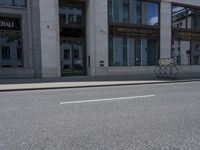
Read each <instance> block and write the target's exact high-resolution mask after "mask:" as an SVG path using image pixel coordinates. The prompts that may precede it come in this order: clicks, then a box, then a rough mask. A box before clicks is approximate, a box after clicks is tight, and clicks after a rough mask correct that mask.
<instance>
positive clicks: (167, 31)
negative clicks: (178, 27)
mask: <svg viewBox="0 0 200 150" xmlns="http://www.w3.org/2000/svg"><path fill="white" fill-rule="evenodd" d="M171 34H172V30H171V2H170V1H169V0H162V1H161V5H160V58H171Z"/></svg>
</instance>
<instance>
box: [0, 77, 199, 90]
mask: <svg viewBox="0 0 200 150" xmlns="http://www.w3.org/2000/svg"><path fill="white" fill-rule="evenodd" d="M191 81H200V75H198V74H196V75H193V76H191V75H182V76H179V77H178V78H177V80H165V79H163V80H161V79H157V78H156V77H155V76H154V75H126V76H106V77H88V76H79V77H65V78H51V79H50V78H49V79H1V80H0V92H5V91H23V90H45V89H63V88H83V87H102V86H118V85H140V84H159V83H174V82H191Z"/></svg>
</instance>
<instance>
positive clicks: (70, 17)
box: [59, 6, 83, 25]
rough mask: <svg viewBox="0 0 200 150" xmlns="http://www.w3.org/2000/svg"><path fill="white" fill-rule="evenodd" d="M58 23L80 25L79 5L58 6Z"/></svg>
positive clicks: (80, 12) (80, 9)
mask: <svg viewBox="0 0 200 150" xmlns="http://www.w3.org/2000/svg"><path fill="white" fill-rule="evenodd" d="M59 11H60V23H61V24H65V25H82V23H83V18H82V16H83V15H82V14H83V12H82V8H81V7H75V6H73V7H70V6H60V10H59Z"/></svg>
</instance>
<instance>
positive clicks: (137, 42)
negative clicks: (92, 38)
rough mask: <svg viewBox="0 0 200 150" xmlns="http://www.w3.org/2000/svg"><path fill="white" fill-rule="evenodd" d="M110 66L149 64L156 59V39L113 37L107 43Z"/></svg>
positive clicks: (152, 63)
mask: <svg viewBox="0 0 200 150" xmlns="http://www.w3.org/2000/svg"><path fill="white" fill-rule="evenodd" d="M109 47H110V48H109V51H110V55H109V56H110V59H109V60H110V62H109V65H110V66H151V65H156V64H157V61H158V49H159V46H158V40H156V39H135V38H126V37H113V38H111V39H110V43H109Z"/></svg>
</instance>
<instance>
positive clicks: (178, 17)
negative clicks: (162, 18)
mask: <svg viewBox="0 0 200 150" xmlns="http://www.w3.org/2000/svg"><path fill="white" fill-rule="evenodd" d="M186 23H187V9H186V8H185V7H180V6H173V7H172V26H173V27H174V28H184V29H185V28H186V26H187V24H186Z"/></svg>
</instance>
